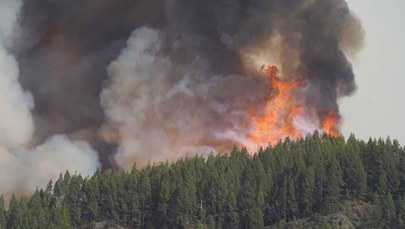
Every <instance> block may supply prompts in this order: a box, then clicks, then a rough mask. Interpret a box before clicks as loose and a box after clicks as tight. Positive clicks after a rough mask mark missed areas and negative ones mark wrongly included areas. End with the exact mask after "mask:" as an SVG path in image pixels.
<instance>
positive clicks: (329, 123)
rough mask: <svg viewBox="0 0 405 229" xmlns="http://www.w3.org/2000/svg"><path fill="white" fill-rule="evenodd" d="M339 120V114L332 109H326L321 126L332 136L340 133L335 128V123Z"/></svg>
mask: <svg viewBox="0 0 405 229" xmlns="http://www.w3.org/2000/svg"><path fill="white" fill-rule="evenodd" d="M339 122H340V115H339V114H338V113H336V112H334V111H332V110H330V111H328V113H327V116H326V118H325V120H323V123H322V128H323V130H324V131H325V133H327V134H329V135H332V136H334V137H336V136H338V135H339V134H340V132H339V130H338V129H337V125H338V124H339Z"/></svg>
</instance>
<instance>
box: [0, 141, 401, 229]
mask: <svg viewBox="0 0 405 229" xmlns="http://www.w3.org/2000/svg"><path fill="white" fill-rule="evenodd" d="M348 201H351V202H359V201H361V202H367V203H369V205H368V207H367V209H365V211H364V214H363V215H362V224H361V225H360V226H359V227H361V228H401V227H405V151H404V149H403V147H401V146H400V145H399V144H398V142H397V141H395V140H394V141H391V140H390V139H389V138H387V139H386V140H382V139H379V140H373V139H370V140H369V141H368V142H364V141H361V140H357V139H356V138H355V137H354V136H353V135H352V136H350V137H349V138H348V139H347V140H345V139H344V138H343V137H337V138H335V137H331V136H327V135H319V134H318V133H316V134H314V135H309V136H307V137H306V138H303V139H299V140H296V141H292V140H290V139H285V140H284V141H280V142H279V143H278V144H276V145H274V146H269V147H267V148H262V149H259V150H258V153H257V154H254V155H253V156H251V155H249V154H248V152H247V150H246V149H244V148H243V149H238V148H237V147H235V148H234V149H233V150H232V152H231V153H230V154H218V155H211V156H208V157H207V158H203V157H202V156H197V155H196V156H194V157H189V158H182V159H179V160H178V161H177V162H175V163H168V162H166V163H159V164H154V165H148V166H146V167H143V168H136V167H135V166H134V168H133V169H132V170H131V171H130V172H125V171H105V172H96V173H95V174H94V175H93V176H91V177H85V178H83V177H81V176H80V175H79V174H71V173H70V172H69V171H66V172H65V173H64V174H61V175H60V177H59V179H58V180H56V181H55V182H54V183H53V182H52V181H51V182H49V184H48V186H47V187H46V188H45V189H38V190H37V191H36V192H35V193H34V194H33V195H32V196H30V197H18V198H17V197H16V196H13V197H12V198H11V200H10V202H9V208H8V210H7V211H6V210H5V204H4V198H3V197H2V196H1V197H0V228H41V229H43V228H75V227H81V226H83V225H89V224H90V223H92V222H100V221H108V222H114V223H116V224H119V225H123V226H127V227H130V228H246V229H247V228H264V227H267V226H273V227H283V226H282V225H286V223H288V222H291V221H296V220H298V219H301V218H311V217H315V218H316V217H318V216H319V215H327V214H332V213H335V212H337V211H340V210H341V206H342V204H344V203H345V202H348ZM317 225H318V226H317V227H318V228H329V227H328V226H329V225H328V223H327V222H325V221H324V220H321V219H319V220H318V224H317Z"/></svg>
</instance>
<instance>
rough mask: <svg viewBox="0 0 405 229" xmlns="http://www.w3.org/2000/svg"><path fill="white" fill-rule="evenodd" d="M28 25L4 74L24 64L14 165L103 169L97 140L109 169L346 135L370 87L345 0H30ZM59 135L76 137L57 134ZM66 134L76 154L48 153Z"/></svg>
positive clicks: (11, 146)
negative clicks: (346, 121) (343, 100)
mask: <svg viewBox="0 0 405 229" xmlns="http://www.w3.org/2000/svg"><path fill="white" fill-rule="evenodd" d="M9 2H10V4H11V2H13V4H15V3H14V1H11V0H10V1H9ZM2 4H3V3H2ZM11 5H12V4H11ZM5 6H7V7H9V5H8V4H5ZM18 8H19V6H18V7H15V9H16V10H14V11H13V12H14V13H13V14H12V15H10V17H12V18H13V20H14V21H13V20H11V21H13V25H14V24H15V22H16V15H17V14H16V12H17V9H18ZM2 16H3V15H2ZM20 19H21V20H20V29H19V30H18V33H17V34H16V36H15V39H13V42H11V37H10V36H11V35H10V34H12V30H13V29H10V30H9V31H8V33H7V34H8V35H7V39H6V40H7V41H6V40H4V41H3V40H2V44H4V45H5V48H3V49H4V55H5V58H6V59H7V58H8V59H7V61H3V60H2V61H1V66H2V67H1V69H2V73H1V74H3V72H4V71H5V70H3V69H12V70H11V73H10V72H9V73H7V74H8V76H7V77H9V78H10V77H11V78H10V80H11V82H12V85H14V86H13V87H14V89H13V87H9V86H7V88H11V89H9V91H3V90H2V91H1V92H0V93H2V98H0V99H2V100H0V101H2V103H3V100H4V103H5V104H6V105H7V104H12V105H13V106H9V108H7V106H6V105H4V106H2V108H0V109H2V110H0V111H1V115H2V117H6V115H5V114H8V113H7V112H10V114H9V115H10V116H12V117H14V118H13V119H12V120H17V118H18V117H21V120H24V122H25V124H22V123H24V122H22V121H18V122H17V121H16V122H15V124H14V123H13V122H10V120H8V119H7V118H6V119H4V120H5V121H4V123H5V124H4V125H6V124H7V125H6V126H5V127H3V126H1V125H2V124H1V123H0V124H1V125H0V126H1V128H6V129H4V131H1V134H3V133H4V134H3V135H4V137H3V135H0V136H1V138H4V139H5V140H3V139H0V141H1V142H2V143H1V144H2V145H4V147H3V148H4V150H3V151H4V153H2V154H4V155H5V156H2V157H1V159H0V161H11V160H16V161H17V162H16V163H7V164H8V165H9V166H10V169H9V171H16V170H18V169H21V168H24V169H28V168H30V167H31V168H33V167H34V165H35V166H37V164H36V163H37V162H38V161H41V160H39V159H26V158H29V157H35V158H45V159H43V161H45V162H46V161H47V160H51V159H52V160H58V159H60V157H61V156H63V157H66V156H68V155H71V157H72V158H77V159H78V160H77V161H81V164H80V168H82V167H81V166H83V168H85V167H86V163H87V162H86V160H81V159H80V156H81V155H87V156H88V164H89V169H88V170H86V171H93V170H94V169H95V168H97V162H94V159H95V160H97V158H96V157H93V156H94V151H93V150H91V148H90V146H88V145H86V143H84V142H83V141H87V142H89V143H90V145H91V146H92V147H93V148H95V149H96V150H97V151H98V152H99V156H100V159H101V162H102V164H103V166H104V167H105V168H109V167H112V166H117V167H119V168H124V169H129V168H131V167H132V165H133V163H134V162H136V163H137V164H138V165H144V164H145V163H147V162H148V161H151V162H155V161H162V160H170V161H172V160H175V159H176V158H178V157H181V156H184V155H187V154H194V153H202V154H204V153H210V152H214V153H215V152H226V151H227V150H229V149H230V148H231V147H232V146H233V145H234V144H238V145H245V146H248V147H249V148H250V149H255V147H257V146H258V145H267V144H268V143H274V141H277V140H278V139H280V138H284V137H288V136H289V137H300V136H303V135H305V134H307V133H310V132H312V131H314V130H320V131H325V132H328V133H331V134H336V133H338V127H339V121H340V115H339V108H338V103H337V101H338V98H340V97H342V96H348V95H350V94H352V93H353V92H354V90H355V88H356V86H355V81H354V75H353V72H352V68H351V65H350V63H349V62H348V60H347V56H348V55H351V54H354V53H355V52H356V50H357V49H358V48H359V47H360V46H361V43H362V37H363V36H362V35H363V34H362V29H361V26H360V24H359V22H358V21H357V20H356V19H355V17H353V15H352V14H351V12H350V10H349V9H348V7H347V4H346V3H345V2H344V1H342V0H319V1H316V0H302V1H293V0H258V1H241V0H207V1H197V0H166V1H164V0H136V1H124V0H116V1H109V0H101V1H100V0H97V1H96V0H89V1H67V0H60V1H53V0H30V1H28V0H27V1H25V2H24V4H23V6H22V11H21V16H20ZM3 21H7V20H2V23H3ZM8 21H10V20H8ZM5 28H7V27H5ZM9 28H14V26H10V25H9ZM0 31H1V32H2V33H4V32H3V31H2V30H0ZM6 50H10V52H11V53H13V55H15V57H16V58H17V62H18V64H19V67H20V78H19V82H18V80H17V76H18V68H17V63H16V61H15V60H14V58H13V57H12V56H11V55H10V54H9V52H7V51H6ZM3 65H4V67H3ZM273 65H274V66H277V67H274V66H273ZM275 69H276V70H275ZM8 71H10V70H8ZM13 71H14V72H13ZM7 77H3V78H5V79H7ZM1 80H4V79H1ZM19 83H20V84H21V86H22V88H23V89H24V90H26V91H29V92H30V93H31V94H32V96H30V95H28V94H27V93H26V92H24V91H23V89H21V86H20V84H19ZM1 84H3V82H2V83H1ZM8 84H10V83H9V82H7V85H8ZM4 85H6V84H4ZM0 86H1V87H3V86H2V85H0ZM3 94H4V96H3ZM13 95H14V97H16V98H14V97H12V96H13ZM3 98H4V99H3ZM12 99H14V100H12ZM16 104H18V105H19V106H21V107H20V108H18V106H15V105H16ZM33 104H35V106H34V105H33ZM3 109H4V111H3ZM13 109H15V110H13ZM31 109H32V112H30V110H31ZM6 111H7V112H6ZM11 112H15V113H16V114H13V113H11ZM31 113H32V116H31ZM3 114H4V115H3ZM17 123H18V124H17ZM33 123H34V125H35V129H34V128H33ZM19 128H22V129H25V130H24V131H23V132H22V133H18V132H17V130H19ZM32 133H33V134H32ZM55 134H64V135H66V136H64V137H62V136H60V135H57V136H56V137H51V138H50V140H46V139H48V138H49V137H50V136H53V135H55ZM13 138H15V140H13ZM10 139H11V140H10ZM71 140H73V141H74V140H81V142H80V143H77V142H74V143H72V142H71ZM43 142H45V143H43ZM62 142H63V143H65V144H69V145H70V146H71V147H72V148H70V147H64V148H63V149H60V152H59V153H55V154H51V153H49V154H50V155H49V156H47V155H48V154H47V153H39V151H41V150H44V151H46V152H50V151H54V152H58V147H57V146H58V144H61V143H62ZM42 144H44V145H42ZM15 146H16V147H15ZM30 147H31V148H32V147H33V148H34V149H29V148H30ZM21 148H25V150H21ZM48 149H52V150H48ZM26 151H32V152H31V153H27V152H26ZM62 151H63V152H64V153H62ZM65 151H66V152H65ZM86 152H87V153H86ZM28 155H29V156H28ZM48 158H49V159H48ZM60 160H65V159H60ZM72 161H73V160H72ZM45 162H44V163H45ZM1 163H2V162H1ZM26 163H29V164H30V166H27V165H25V164H26ZM46 163H48V162H46ZM48 165H49V166H50V164H48ZM56 167H57V166H56ZM1 168H3V167H1ZM41 168H42V167H41ZM49 170H52V171H53V170H55V168H49ZM77 170H78V169H77ZM38 171H40V172H38V173H41V172H43V173H46V171H47V169H46V167H44V168H43V169H41V170H38ZM80 171H82V170H80ZM11 173H12V172H11ZM35 174H36V173H32V175H31V176H36V175H35ZM41 176H42V177H44V176H43V175H41V174H39V175H38V177H41ZM0 179H3V180H4V178H0ZM23 179H25V178H19V181H22V180H23ZM31 179H32V178H31ZM38 179H42V178H38ZM0 182H2V183H3V182H8V181H2V180H0ZM35 182H36V179H33V182H32V183H35ZM14 187H18V186H14ZM10 190H11V189H10ZM0 191H1V190H0ZM6 191H8V190H6Z"/></svg>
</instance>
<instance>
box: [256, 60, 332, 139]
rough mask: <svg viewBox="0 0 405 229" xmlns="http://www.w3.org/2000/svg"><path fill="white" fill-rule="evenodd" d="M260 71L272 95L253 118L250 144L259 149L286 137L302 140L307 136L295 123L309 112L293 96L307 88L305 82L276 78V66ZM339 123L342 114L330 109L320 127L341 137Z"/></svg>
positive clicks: (264, 66)
mask: <svg viewBox="0 0 405 229" xmlns="http://www.w3.org/2000/svg"><path fill="white" fill-rule="evenodd" d="M261 70H263V71H265V72H266V74H267V77H268V80H269V87H270V88H271V89H272V94H271V95H270V97H269V100H268V101H267V102H266V105H265V107H264V111H263V112H262V113H261V114H253V115H252V123H253V131H252V133H251V134H250V135H249V141H250V142H251V143H253V144H254V145H256V146H260V145H266V144H269V143H270V144H275V143H277V141H279V140H282V139H284V138H286V137H290V138H300V137H302V136H303V134H306V133H303V131H302V129H301V127H300V126H298V125H297V123H296V122H294V121H295V120H297V118H298V117H304V115H305V111H306V110H305V109H304V107H303V106H301V105H300V104H299V103H298V102H297V99H296V98H295V97H294V96H295V95H294V94H295V93H296V92H297V91H298V89H299V88H300V87H302V86H303V85H304V83H305V81H304V80H295V81H285V80H281V79H280V78H278V77H277V73H278V71H279V70H278V68H277V67H276V66H272V65H263V66H262V67H261ZM339 122H340V115H339V114H338V113H337V112H335V111H333V110H330V111H329V112H328V113H327V115H326V117H325V118H324V119H323V121H321V126H319V127H318V128H319V129H322V130H323V131H324V132H325V133H327V134H329V135H332V136H338V135H339V134H340V132H339V130H338V128H337V126H338V124H339ZM317 125H319V124H317Z"/></svg>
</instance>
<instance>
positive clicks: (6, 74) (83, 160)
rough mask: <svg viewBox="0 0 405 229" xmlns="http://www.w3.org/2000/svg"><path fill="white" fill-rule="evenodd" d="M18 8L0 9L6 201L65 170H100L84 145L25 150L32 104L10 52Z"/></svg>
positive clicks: (0, 143)
mask: <svg viewBox="0 0 405 229" xmlns="http://www.w3.org/2000/svg"><path fill="white" fill-rule="evenodd" d="M21 5H22V2H21V1H18V0H3V1H2V2H1V3H0V193H1V194H3V195H5V196H6V197H10V196H11V194H12V193H16V194H26V193H30V192H32V191H33V190H35V188H36V187H38V186H44V185H46V184H47V182H49V180H50V179H56V178H57V177H58V175H59V173H60V172H62V171H64V170H67V169H69V170H71V171H72V172H75V171H76V172H79V173H82V174H83V175H90V174H92V173H94V171H95V170H96V169H97V168H98V167H99V162H98V159H97V158H98V156H97V153H96V152H95V151H94V150H92V149H91V147H90V146H89V145H88V143H86V142H82V141H75V142H71V141H70V140H69V139H68V138H67V137H66V136H63V135H57V136H52V137H50V138H49V139H48V140H46V141H45V142H44V143H43V144H41V145H38V146H36V147H34V148H30V147H28V143H29V141H30V140H31V138H32V136H33V132H34V123H33V119H32V116H31V110H32V108H33V106H34V105H33V98H32V96H31V94H29V93H28V92H26V91H24V90H23V89H22V88H21V85H20V84H19V81H18V76H19V69H18V64H17V62H16V60H15V58H14V56H13V55H12V54H10V52H9V47H10V45H11V43H12V40H13V38H14V37H13V35H14V34H15V32H16V30H17V27H16V24H17V19H18V17H17V16H18V12H19V10H20V8H21Z"/></svg>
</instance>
